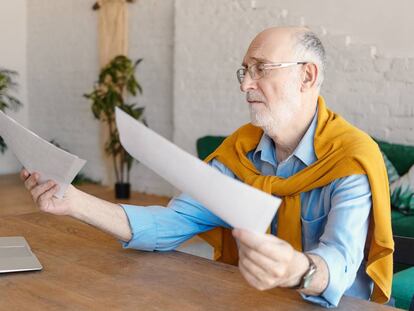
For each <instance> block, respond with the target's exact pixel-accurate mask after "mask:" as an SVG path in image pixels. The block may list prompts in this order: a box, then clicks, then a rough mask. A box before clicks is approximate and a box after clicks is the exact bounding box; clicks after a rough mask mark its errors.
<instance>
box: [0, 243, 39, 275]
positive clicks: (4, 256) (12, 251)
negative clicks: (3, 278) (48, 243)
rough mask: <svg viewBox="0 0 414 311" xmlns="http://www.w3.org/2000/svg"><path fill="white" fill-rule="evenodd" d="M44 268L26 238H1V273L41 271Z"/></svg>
mask: <svg viewBox="0 0 414 311" xmlns="http://www.w3.org/2000/svg"><path fill="white" fill-rule="evenodd" d="M42 268H43V267H42V265H41V264H40V262H39V260H38V259H37V257H36V256H35V255H34V254H33V253H32V250H31V249H30V247H29V244H28V243H27V241H26V239H25V238H24V237H22V236H13V237H0V273H6V272H18V271H32V270H41V269H42Z"/></svg>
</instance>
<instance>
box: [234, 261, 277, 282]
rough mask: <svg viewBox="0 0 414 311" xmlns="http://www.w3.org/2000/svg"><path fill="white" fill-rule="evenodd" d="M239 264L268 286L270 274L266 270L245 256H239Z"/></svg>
mask: <svg viewBox="0 0 414 311" xmlns="http://www.w3.org/2000/svg"><path fill="white" fill-rule="evenodd" d="M239 265H240V266H242V267H243V268H245V269H246V270H247V271H248V272H249V273H250V274H251V275H253V276H254V277H255V278H256V279H257V280H258V281H259V282H260V283H261V284H263V283H264V284H265V285H266V286H269V285H270V284H269V282H270V278H271V276H270V274H269V273H267V271H265V270H263V269H262V268H261V267H260V266H258V265H257V264H256V263H255V262H253V261H252V260H250V258H249V257H247V256H243V255H241V256H240V262H239Z"/></svg>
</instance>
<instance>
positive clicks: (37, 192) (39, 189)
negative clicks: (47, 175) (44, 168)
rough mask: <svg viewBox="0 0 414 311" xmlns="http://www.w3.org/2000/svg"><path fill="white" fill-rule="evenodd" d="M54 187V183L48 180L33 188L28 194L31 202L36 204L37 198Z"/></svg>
mask: <svg viewBox="0 0 414 311" xmlns="http://www.w3.org/2000/svg"><path fill="white" fill-rule="evenodd" d="M54 185H55V183H54V182H53V181H52V180H49V181H47V182H45V183H43V184H41V185H37V186H36V187H34V188H33V189H32V190H31V191H30V193H31V194H32V197H33V200H34V201H35V202H36V203H37V202H38V199H39V196H41V195H42V194H43V193H45V192H46V191H48V190H50V189H51V188H52V187H53V186H54Z"/></svg>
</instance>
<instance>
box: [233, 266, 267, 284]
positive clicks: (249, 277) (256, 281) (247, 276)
mask: <svg viewBox="0 0 414 311" xmlns="http://www.w3.org/2000/svg"><path fill="white" fill-rule="evenodd" d="M239 270H240V273H241V274H242V275H243V277H244V278H245V280H246V281H247V283H249V284H250V285H251V286H253V287H254V288H256V289H258V290H265V289H267V288H265V287H264V286H263V284H261V282H260V280H259V279H257V278H256V277H255V276H254V275H253V274H251V273H250V272H249V270H247V269H246V267H244V266H243V265H239Z"/></svg>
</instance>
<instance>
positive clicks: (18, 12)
mask: <svg viewBox="0 0 414 311" xmlns="http://www.w3.org/2000/svg"><path fill="white" fill-rule="evenodd" d="M26 13H27V12H26V1H25V0H15V1H0V29H1V31H0V68H7V69H11V70H15V71H17V72H18V74H19V75H18V76H17V77H16V81H17V83H18V84H19V87H18V88H17V89H16V90H13V92H14V93H13V94H14V95H15V96H17V97H18V98H19V99H20V101H22V102H23V103H26V102H27V73H26V61H27V59H26V52H27V51H26V35H27V33H26V22H27V17H26ZM8 113H9V114H10V115H11V116H13V117H14V118H16V120H18V121H19V122H21V123H22V124H25V125H28V107H27V105H25V106H24V107H23V108H21V109H19V111H18V112H17V113H14V112H12V111H8ZM18 170H20V164H19V163H18V162H17V160H16V159H15V157H14V155H13V154H12V153H11V152H10V150H8V151H6V153H5V154H0V174H10V173H14V172H16V171H18Z"/></svg>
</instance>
